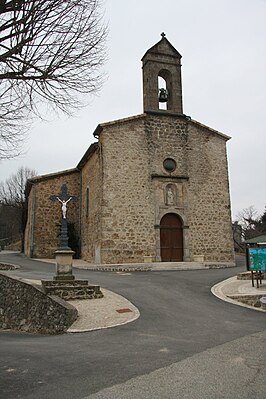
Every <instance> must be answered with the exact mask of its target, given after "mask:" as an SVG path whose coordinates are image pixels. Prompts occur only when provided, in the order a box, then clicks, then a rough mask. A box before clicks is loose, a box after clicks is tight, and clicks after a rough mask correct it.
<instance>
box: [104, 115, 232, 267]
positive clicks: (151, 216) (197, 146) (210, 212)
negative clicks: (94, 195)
mask: <svg viewBox="0 0 266 399" xmlns="http://www.w3.org/2000/svg"><path fill="white" fill-rule="evenodd" d="M100 144H101V146H102V154H103V202H102V205H103V206H102V241H101V256H102V259H101V261H102V262H103V263H119V262H143V259H144V256H151V257H152V259H153V260H160V229H159V226H160V221H161V218H162V217H163V216H164V215H165V214H166V213H175V214H178V215H179V216H180V217H181V219H182V221H183V236H184V259H183V260H185V261H193V260H196V259H197V257H200V256H204V260H205V261H210V262H213V261H214V262H232V261H233V247H232V231H231V213H230V198H229V187H228V170H227V158H226V137H222V136H221V135H219V134H218V133H217V132H215V131H213V130H211V129H209V128H207V127H204V126H203V125H200V124H199V123H196V122H192V121H189V120H188V119H187V118H186V117H178V116H173V115H169V114H166V113H165V114H163V113H162V114H160V115H159V114H158V115H157V114H155V113H149V114H147V115H143V116H138V117H133V118H129V119H128V120H123V121H121V122H119V121H116V122H114V123H108V124H106V125H105V126H104V128H103V132H102V133H101V135H100ZM165 158H173V159H174V160H175V161H176V164H177V166H176V169H175V171H173V172H171V173H169V172H167V171H166V170H165V169H164V167H163V161H164V160H165ZM169 185H170V186H171V188H172V190H173V192H174V196H175V199H174V202H173V203H171V204H169V203H167V200H166V191H167V188H168V187H169Z"/></svg>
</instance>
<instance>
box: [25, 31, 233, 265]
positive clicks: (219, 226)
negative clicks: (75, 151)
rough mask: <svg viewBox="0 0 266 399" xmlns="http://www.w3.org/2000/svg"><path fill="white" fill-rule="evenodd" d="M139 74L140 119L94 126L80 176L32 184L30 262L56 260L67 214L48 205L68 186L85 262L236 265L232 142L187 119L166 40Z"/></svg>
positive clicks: (177, 60) (176, 57) (175, 59)
mask: <svg viewBox="0 0 266 399" xmlns="http://www.w3.org/2000/svg"><path fill="white" fill-rule="evenodd" d="M142 68H143V104H144V112H143V114H141V115H136V116H133V117H129V118H124V119H121V120H116V121H113V122H107V123H103V124H100V125H98V127H97V128H96V130H95V132H94V136H95V138H96V139H97V141H96V142H95V143H93V144H92V145H91V146H90V147H89V148H88V150H87V151H86V153H85V154H84V156H83V157H82V159H81V161H80V162H79V164H78V165H77V167H76V168H73V169H71V170H67V171H62V172H58V173H55V174H51V175H45V176H39V177H35V178H33V179H30V180H29V181H28V184H27V198H28V222H27V227H26V232H25V233H26V234H25V253H26V254H27V255H28V256H33V257H53V252H54V251H55V250H56V248H57V245H58V226H59V224H60V218H61V214H60V207H59V205H58V206H56V205H55V204H54V203H53V204H52V203H51V201H50V200H49V197H50V196H51V195H55V194H57V193H58V194H59V192H60V188H61V186H62V185H63V184H66V185H67V188H68V191H69V195H73V196H78V197H79V201H77V202H75V203H69V206H68V210H67V218H68V222H69V224H70V225H71V227H72V228H73V230H74V231H75V234H76V237H77V241H78V251H79V254H80V257H81V258H82V259H84V260H87V261H89V262H92V263H105V264H117V263H140V262H144V261H153V262H159V261H163V262H164V261H168V262H182V261H185V262H193V261H202V262H211V263H220V262H221V263H223V264H228V265H229V264H232V263H233V262H234V252H233V239H232V227H231V209H230V195H229V182H228V166H227V152H226V142H227V141H228V139H229V137H228V136H226V135H224V134H223V133H221V132H218V131H216V130H214V129H212V128H209V127H207V126H205V125H203V124H201V123H199V122H197V121H195V120H193V119H191V118H190V117H188V116H186V115H185V114H184V113H183V106H182V81H181V55H180V54H179V53H178V51H177V50H176V49H175V48H174V47H173V46H172V45H171V43H170V42H169V41H168V40H167V39H166V37H164V36H162V39H161V40H160V41H159V42H158V43H157V44H155V45H154V46H153V47H152V48H150V49H149V50H148V51H147V52H146V53H145V55H144V57H143V58H142ZM158 82H159V83H158ZM73 249H74V250H75V249H76V248H73Z"/></svg>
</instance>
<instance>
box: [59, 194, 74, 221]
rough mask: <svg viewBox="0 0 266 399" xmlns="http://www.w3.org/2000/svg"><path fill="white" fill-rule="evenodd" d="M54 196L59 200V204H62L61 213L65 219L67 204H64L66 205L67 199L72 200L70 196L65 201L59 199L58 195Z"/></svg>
mask: <svg viewBox="0 0 266 399" xmlns="http://www.w3.org/2000/svg"><path fill="white" fill-rule="evenodd" d="M56 198H57V199H58V201H59V202H61V204H62V215H63V219H66V213H67V206H66V205H67V203H68V202H69V201H71V200H72V197H70V198H68V200H67V201H65V200H61V199H60V198H59V197H56Z"/></svg>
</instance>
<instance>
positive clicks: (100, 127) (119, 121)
mask: <svg viewBox="0 0 266 399" xmlns="http://www.w3.org/2000/svg"><path fill="white" fill-rule="evenodd" d="M149 114H151V115H152V114H153V115H158V116H166V117H169V116H175V117H180V118H185V119H187V120H188V122H189V123H191V124H193V125H195V126H197V127H201V128H202V129H206V130H208V131H209V132H210V133H213V134H216V135H218V136H220V137H221V138H223V139H224V140H226V141H227V140H230V139H231V137H230V136H227V135H226V134H224V133H221V132H219V131H218V130H215V129H213V128H211V127H209V126H207V125H204V124H203V123H200V122H198V121H196V120H194V119H191V118H190V116H187V115H185V114H177V113H175V112H173V113H171V112H167V113H166V112H164V111H160V110H159V111H149V112H146V113H144V114H139V115H134V116H130V117H127V118H122V119H117V120H114V121H110V122H105V123H100V124H99V125H98V126H97V128H96V129H95V130H94V132H93V135H94V137H96V138H97V137H99V134H100V133H101V132H102V131H103V129H104V128H105V127H109V126H112V125H117V124H122V123H126V122H132V121H134V120H138V119H144V118H146V117H147V115H149ZM89 150H90V148H89V149H88V151H89ZM85 155H86V153H85ZM85 155H84V156H83V158H84V157H85ZM83 158H82V159H83ZM80 163H81V161H80ZM80 163H79V165H80ZM79 165H78V168H79Z"/></svg>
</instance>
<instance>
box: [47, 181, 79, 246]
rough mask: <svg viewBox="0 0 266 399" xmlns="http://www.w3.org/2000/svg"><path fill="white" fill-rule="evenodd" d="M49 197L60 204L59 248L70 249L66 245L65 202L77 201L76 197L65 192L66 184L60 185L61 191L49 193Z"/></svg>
mask: <svg viewBox="0 0 266 399" xmlns="http://www.w3.org/2000/svg"><path fill="white" fill-rule="evenodd" d="M49 199H50V200H51V201H59V202H61V204H62V223H61V232H60V239H59V249H63V250H70V248H69V246H68V231H67V220H66V212H67V207H66V204H67V203H68V202H70V201H73V202H77V201H78V197H77V196H75V195H69V194H68V192H67V185H66V184H63V185H62V187H61V193H60V194H58V195H50V197H49Z"/></svg>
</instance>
